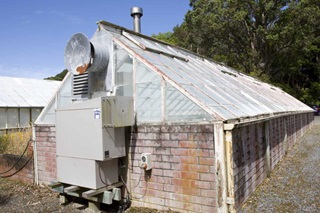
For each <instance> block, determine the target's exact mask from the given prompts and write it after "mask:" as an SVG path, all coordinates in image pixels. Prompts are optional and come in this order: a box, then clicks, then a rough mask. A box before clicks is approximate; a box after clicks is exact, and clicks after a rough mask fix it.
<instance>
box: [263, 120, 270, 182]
mask: <svg viewBox="0 0 320 213" xmlns="http://www.w3.org/2000/svg"><path fill="white" fill-rule="evenodd" d="M264 140H265V144H266V153H265V163H266V173H267V177H270V172H271V169H270V165H271V164H270V140H269V121H265V122H264Z"/></svg>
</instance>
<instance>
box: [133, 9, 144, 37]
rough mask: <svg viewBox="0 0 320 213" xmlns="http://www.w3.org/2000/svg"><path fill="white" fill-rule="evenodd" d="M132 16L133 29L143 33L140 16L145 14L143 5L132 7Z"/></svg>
mask: <svg viewBox="0 0 320 213" xmlns="http://www.w3.org/2000/svg"><path fill="white" fill-rule="evenodd" d="M131 16H132V17H133V29H134V31H135V32H138V33H141V23H140V18H141V17H142V16H143V11H142V8H141V7H133V8H131Z"/></svg>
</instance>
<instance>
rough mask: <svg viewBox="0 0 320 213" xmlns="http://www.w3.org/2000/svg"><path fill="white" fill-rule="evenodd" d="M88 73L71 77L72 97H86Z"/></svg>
mask: <svg viewBox="0 0 320 213" xmlns="http://www.w3.org/2000/svg"><path fill="white" fill-rule="evenodd" d="M88 91H89V89H88V73H87V72H85V73H83V74H79V75H73V88H72V94H73V95H88Z"/></svg>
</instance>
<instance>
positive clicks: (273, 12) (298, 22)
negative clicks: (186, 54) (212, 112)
mask: <svg viewBox="0 0 320 213" xmlns="http://www.w3.org/2000/svg"><path fill="white" fill-rule="evenodd" d="M319 4H320V3H319V1H318V0H191V1H190V6H191V8H192V9H191V10H190V11H188V12H187V14H186V15H185V21H184V22H183V23H182V24H181V25H180V26H177V27H175V28H174V33H173V36H175V37H176V38H177V41H178V45H180V46H182V47H184V48H187V49H190V50H192V51H194V52H197V53H199V54H202V55H205V56H207V57H209V58H212V59H215V60H218V61H221V62H224V63H226V64H227V65H229V66H232V67H234V68H237V69H239V70H241V71H243V72H245V73H248V74H250V75H252V76H255V77H258V78H260V79H262V80H266V81H269V82H272V83H275V84H277V85H279V86H281V87H282V88H284V89H285V90H286V91H288V92H290V93H291V94H293V95H295V96H296V97H298V98H300V99H301V97H302V96H303V94H301V92H300V91H302V90H304V91H307V90H306V88H309V87H311V85H315V84H314V82H315V81H317V80H319V74H320V73H319V26H320V24H319V20H320V10H319V8H320V6H319ZM306 70H307V71H308V72H307V73H306ZM303 71H304V72H303ZM308 91H309V92H310V91H311V90H308ZM318 97H319V96H318Z"/></svg>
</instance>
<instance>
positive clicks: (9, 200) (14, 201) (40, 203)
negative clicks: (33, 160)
mask: <svg viewBox="0 0 320 213" xmlns="http://www.w3.org/2000/svg"><path fill="white" fill-rule="evenodd" d="M69 198H70V199H71V202H69V203H68V204H66V205H61V204H60V200H59V193H56V192H54V191H52V190H51V189H49V188H48V187H40V186H33V185H30V184H24V183H22V182H18V181H11V180H8V179H1V178H0V212H19V213H21V212H25V213H29V212H30V213H35V212H39V213H42V212H55V213H58V212H59V213H60V212H68V213H87V212H88V213H89V212H91V211H90V210H89V208H88V202H87V200H84V199H77V198H72V197H69ZM119 206H120V205H119V203H116V202H115V205H102V206H101V212H107V213H117V212H121V211H119ZM125 213H175V212H173V211H159V210H155V209H149V208H136V207H131V208H128V209H127V210H126V211H125Z"/></svg>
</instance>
